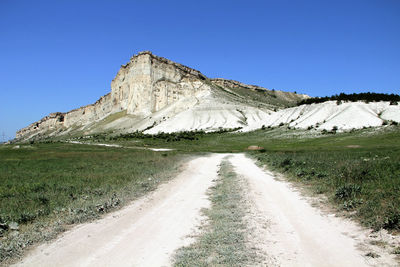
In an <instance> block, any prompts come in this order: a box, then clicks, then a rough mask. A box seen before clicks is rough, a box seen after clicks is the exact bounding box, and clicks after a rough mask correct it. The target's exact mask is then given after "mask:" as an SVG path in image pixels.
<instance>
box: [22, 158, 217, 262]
mask: <svg viewBox="0 0 400 267" xmlns="http://www.w3.org/2000/svg"><path fill="white" fill-rule="evenodd" d="M223 156H224V155H217V154H215V155H212V156H209V157H200V158H197V159H194V160H192V161H190V162H189V163H188V164H187V166H186V169H185V170H184V171H183V172H182V173H181V174H180V175H179V176H178V177H177V178H176V179H174V180H172V181H170V182H169V183H167V184H164V185H162V186H160V188H159V189H157V190H156V191H155V192H153V193H152V194H150V195H149V196H147V197H144V198H141V199H139V200H137V201H135V202H134V203H133V204H132V205H130V206H127V207H125V208H123V209H122V210H120V211H117V212H114V213H111V214H110V215H108V216H107V217H105V218H104V219H101V220H99V221H97V222H94V223H88V224H83V225H81V226H78V227H76V228H74V229H73V230H72V231H69V232H67V233H65V234H64V235H63V236H61V237H60V238H59V239H58V240H56V241H55V242H53V243H51V244H44V245H41V246H39V247H37V248H36V249H35V250H33V251H32V252H31V253H30V254H29V255H28V256H27V257H26V258H25V259H24V260H23V262H21V263H19V264H18V265H17V266H49V267H50V266H52V267H53V266H167V265H169V261H170V256H171V255H172V253H173V252H174V251H175V250H176V249H177V248H179V247H181V246H183V245H185V243H187V242H188V240H187V238H185V237H187V236H188V235H190V234H191V233H192V231H193V230H194V228H195V226H196V225H199V223H200V220H201V219H202V218H201V216H200V214H201V213H200V209H201V208H204V207H207V206H208V205H209V201H208V199H207V195H206V191H207V189H208V188H209V187H210V186H211V185H212V183H213V182H212V181H213V180H214V179H215V178H216V176H217V171H218V164H219V163H220V161H221V159H222V158H223Z"/></svg>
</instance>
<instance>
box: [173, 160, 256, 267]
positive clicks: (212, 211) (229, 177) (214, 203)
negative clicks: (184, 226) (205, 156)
mask: <svg viewBox="0 0 400 267" xmlns="http://www.w3.org/2000/svg"><path fill="white" fill-rule="evenodd" d="M241 194H242V191H241V186H240V181H239V179H238V177H237V175H236V173H235V172H234V171H233V169H232V166H231V164H230V163H229V162H228V161H226V160H225V161H223V162H222V164H221V168H220V171H219V178H218V180H217V182H216V185H215V186H213V187H212V188H211V189H210V192H209V196H210V200H211V207H210V208H209V209H204V210H203V214H204V215H205V216H206V218H207V224H206V225H204V226H203V228H202V233H200V236H198V237H197V239H196V241H195V242H194V243H192V244H191V245H189V246H185V247H182V248H180V249H179V250H178V251H177V252H176V255H175V263H174V265H175V266H249V265H254V264H255V261H256V260H257V259H258V258H257V257H259V256H257V255H256V253H255V252H254V251H251V249H250V248H249V247H248V246H247V245H246V242H247V241H246V232H247V230H248V229H247V226H246V222H245V220H244V216H245V213H246V210H245V209H246V204H245V203H244V199H243V196H242V195H241Z"/></svg>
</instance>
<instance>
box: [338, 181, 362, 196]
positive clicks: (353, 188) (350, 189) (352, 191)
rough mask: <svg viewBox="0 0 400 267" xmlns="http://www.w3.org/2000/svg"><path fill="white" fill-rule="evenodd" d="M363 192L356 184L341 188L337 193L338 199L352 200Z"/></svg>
mask: <svg viewBox="0 0 400 267" xmlns="http://www.w3.org/2000/svg"><path fill="white" fill-rule="evenodd" d="M360 192H361V187H360V186H359V185H356V184H346V185H343V186H341V187H339V188H338V189H337V190H336V192H335V198H336V199H341V200H345V199H351V198H354V197H355V196H356V195H357V194H359V193H360Z"/></svg>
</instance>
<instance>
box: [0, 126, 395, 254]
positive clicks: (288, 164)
mask: <svg viewBox="0 0 400 267" xmlns="http://www.w3.org/2000/svg"><path fill="white" fill-rule="evenodd" d="M84 140H85V142H93V143H97V142H102V143H103V142H105V143H114V144H120V145H123V146H126V147H142V148H143V147H164V148H172V149H174V151H170V152H152V151H149V150H144V149H132V148H112V147H101V146H93V145H82V144H69V143H62V142H49V143H33V144H20V148H18V149H14V146H15V144H13V145H2V146H0V211H1V212H0V241H1V243H0V255H1V256H0V261H3V260H5V259H7V258H10V257H13V256H15V255H19V254H20V253H21V251H22V250H23V249H24V247H26V246H29V245H30V244H33V243H36V242H40V241H43V240H47V239H51V238H53V237H54V236H55V235H56V234H57V233H59V232H62V231H64V230H65V229H66V228H68V225H71V224H73V223H79V222H83V221H87V220H91V219H95V218H98V217H99V216H100V215H101V214H103V213H105V212H107V211H109V210H113V209H115V208H118V207H120V206H121V205H123V204H124V203H127V202H128V201H130V200H132V199H135V198H136V197H138V196H141V195H143V194H145V193H146V192H148V191H150V190H153V189H154V188H156V186H157V185H158V184H159V183H161V182H163V181H165V180H166V179H168V178H170V177H173V176H174V173H176V172H177V171H178V170H177V169H178V166H179V164H180V162H181V160H183V159H184V158H187V156H188V155H198V154H202V153H208V152H217V153H218V152H221V153H222V152H223V153H226V152H233V153H235V152H247V153H249V155H251V156H253V157H254V158H255V159H256V160H257V161H258V162H259V163H260V164H266V165H267V166H268V167H269V168H270V169H272V170H275V171H279V172H283V173H284V174H285V176H286V177H287V178H288V179H289V180H292V181H296V182H300V183H301V184H302V185H305V186H307V187H308V188H310V189H311V190H312V191H313V192H315V193H318V194H324V195H326V196H327V197H328V199H329V201H330V203H331V204H332V206H333V207H336V208H337V209H340V210H343V211H350V213H348V214H350V215H351V216H353V217H355V218H356V219H358V220H359V221H360V222H361V223H363V224H364V225H366V226H369V227H373V228H375V229H381V228H385V229H389V230H391V231H399V230H400V142H399V141H400V127H399V126H388V127H385V128H381V129H378V130H376V129H363V130H358V131H354V132H352V133H341V134H339V133H338V134H325V135H323V134H320V133H317V132H311V134H310V132H306V131H300V130H290V129H287V128H286V127H280V128H274V129H265V130H257V131H254V132H250V133H211V134H204V133H188V134H173V135H170V136H166V137H165V136H164V137H163V138H153V137H149V136H142V137H140V138H110V137H109V136H102V135H98V136H96V137H94V138H91V139H84ZM250 145H258V146H262V147H264V150H261V151H246V148H247V147H248V146H250ZM16 225H18V228H19V231H18V235H15V234H14V232H15V231H13V230H11V229H9V228H10V227H11V228H13V227H16Z"/></svg>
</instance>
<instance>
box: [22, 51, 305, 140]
mask: <svg viewBox="0 0 400 267" xmlns="http://www.w3.org/2000/svg"><path fill="white" fill-rule="evenodd" d="M236 89H237V90H236ZM305 97H307V96H305V95H298V94H295V93H288V92H282V91H275V90H268V89H266V88H263V87H260V86H255V85H247V84H244V83H240V82H237V81H233V80H225V79H208V78H207V77H206V76H204V75H203V74H202V73H201V72H199V71H197V70H195V69H192V68H189V67H186V66H184V65H181V64H178V63H175V62H173V61H171V60H168V59H165V58H162V57H158V56H155V55H153V54H152V53H151V52H149V51H144V52H140V53H138V54H137V55H134V56H133V57H132V58H131V59H130V61H129V62H128V63H127V64H126V65H122V66H121V68H120V70H119V71H118V73H117V75H116V76H115V78H114V79H113V80H112V82H111V92H110V93H109V94H107V95H105V96H102V97H101V98H100V99H99V100H98V101H96V102H95V103H94V104H91V105H87V106H84V107H81V108H78V109H74V110H71V111H69V112H66V113H60V112H57V113H52V114H50V115H49V116H47V117H45V118H43V119H41V120H40V121H38V122H35V123H32V124H31V125H29V126H28V127H25V128H23V129H21V130H20V131H18V132H17V134H16V136H17V139H19V140H27V139H35V138H43V137H49V136H59V135H66V134H69V135H86V134H91V133H97V132H131V131H136V130H139V131H142V130H143V131H146V132H148V133H153V132H154V133H157V132H158V131H164V132H171V131H179V130H182V129H183V130H185V129H186V130H187V129H188V130H193V129H204V130H208V131H212V130H215V129H219V128H221V127H222V128H226V127H228V128H237V127H241V126H243V125H247V124H251V122H252V121H255V122H257V121H258V120H263V119H264V118H265V117H266V116H267V115H268V114H269V113H270V111H271V110H274V109H276V108H278V109H280V108H284V107H288V106H293V104H294V103H296V102H297V101H299V100H301V99H303V98H305ZM179 118H185V121H182V120H181V119H179ZM151 128H152V129H151ZM249 129H250V128H249Z"/></svg>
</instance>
